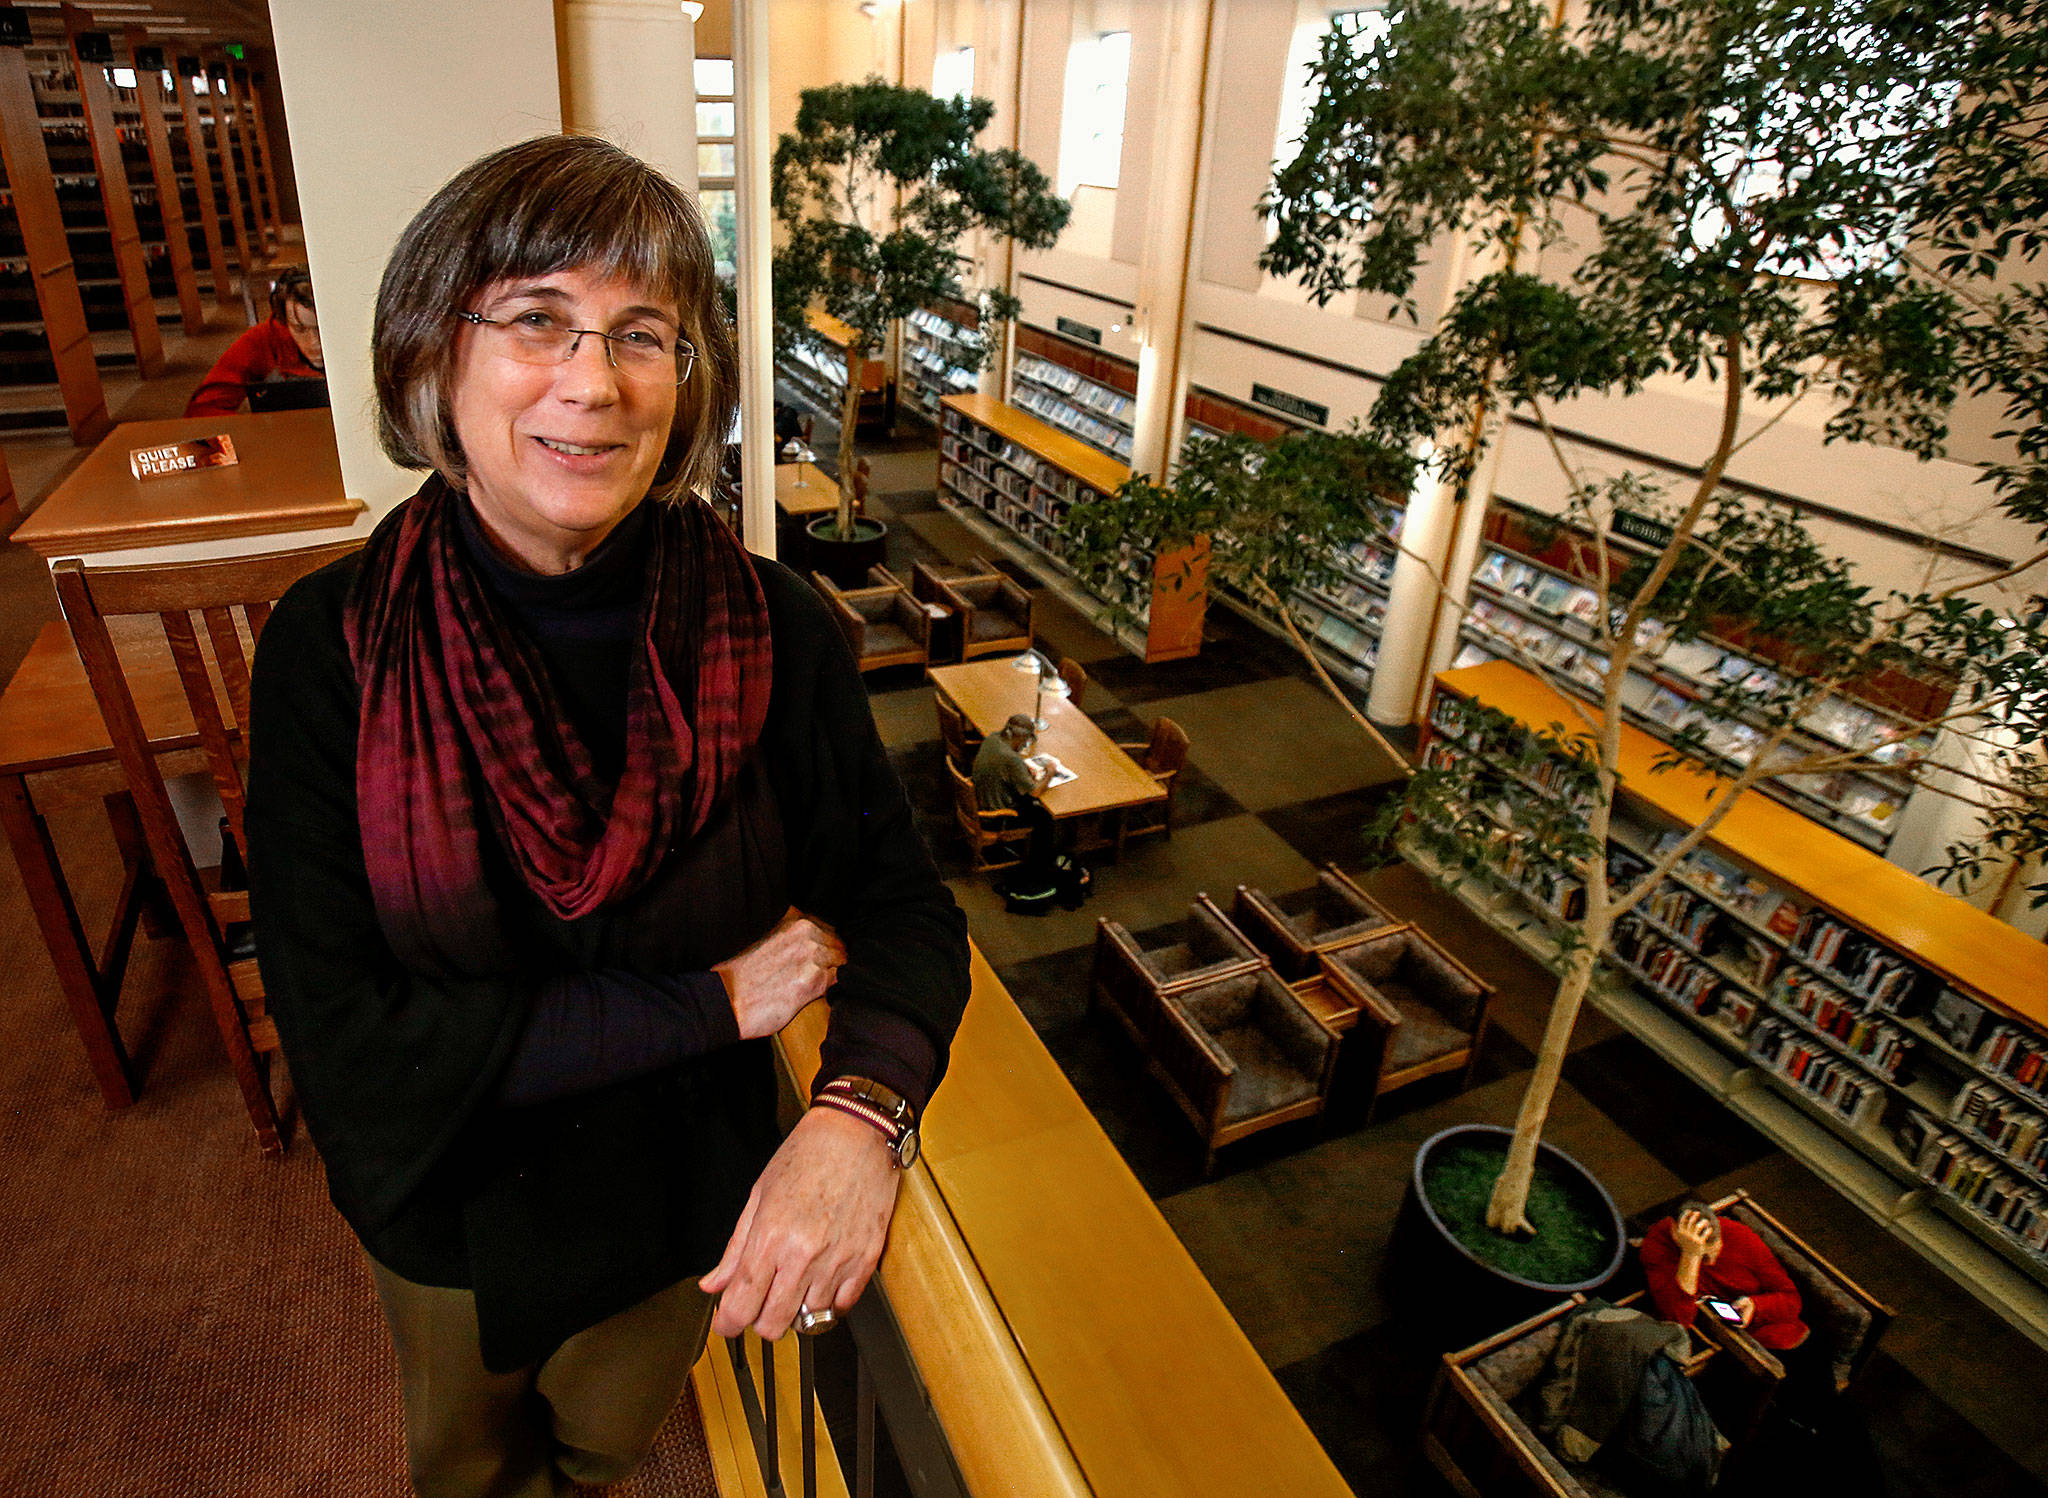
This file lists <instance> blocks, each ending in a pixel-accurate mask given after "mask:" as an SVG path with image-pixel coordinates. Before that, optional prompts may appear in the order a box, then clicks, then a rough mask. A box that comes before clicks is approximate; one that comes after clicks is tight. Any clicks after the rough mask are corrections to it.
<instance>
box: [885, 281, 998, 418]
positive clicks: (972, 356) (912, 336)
mask: <svg viewBox="0 0 2048 1498" xmlns="http://www.w3.org/2000/svg"><path fill="white" fill-rule="evenodd" d="M948 313H950V314H952V315H947V314H948ZM981 351H982V344H981V335H980V334H979V333H977V332H976V331H975V325H974V322H973V320H972V314H971V313H970V312H969V310H968V309H967V308H966V307H965V306H959V305H956V306H951V307H949V308H947V309H946V312H945V313H942V312H938V311H934V310H933V309H932V308H929V307H920V308H918V309H917V310H916V311H915V312H913V313H911V314H910V316H909V317H907V318H905V319H904V320H903V390H904V395H905V399H906V403H907V404H908V405H909V407H910V409H911V410H913V411H915V412H916V413H917V414H918V415H920V416H922V417H923V418H924V419H925V420H926V421H929V422H932V423H933V424H934V425H936V424H937V422H938V419H939V402H940V401H941V400H942V399H944V398H945V397H946V396H949V395H958V394H960V393H962V392H963V391H968V390H973V389H974V388H976V386H978V385H979V384H980V382H981V376H980V374H979V373H977V370H978V368H979V366H980V360H981Z"/></svg>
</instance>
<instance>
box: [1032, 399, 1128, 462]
mask: <svg viewBox="0 0 2048 1498" xmlns="http://www.w3.org/2000/svg"><path fill="white" fill-rule="evenodd" d="M1010 402H1011V404H1012V405H1015V406H1017V407H1019V408H1020V409H1022V410H1026V411H1029V412H1030V413H1031V414H1032V415H1034V416H1039V417H1043V418H1044V419H1045V420H1046V421H1049V422H1051V423H1052V424H1053V425H1054V426H1056V427H1058V428H1059V429H1060V430H1061V431H1064V432H1066V433H1068V434H1070V435H1071V436H1075V437H1079V438H1080V439H1081V440H1082V441H1083V442H1086V443H1087V444H1088V445H1089V446H1090V447H1094V448H1099V449H1100V450H1101V451H1103V452H1106V453H1108V454H1109V455H1110V456H1111V457H1114V458H1122V459H1124V460H1126V461H1128V460H1129V458H1130V456H1131V434H1130V432H1129V431H1128V430H1126V429H1125V428H1122V427H1115V426H1111V425H1110V424H1109V423H1108V422H1106V421H1103V420H1101V419H1100V418H1099V417H1095V416H1091V415H1089V414H1088V413H1087V412H1086V411H1083V410H1082V409H1081V408H1080V407H1078V406H1074V405H1070V404H1069V403H1067V402H1066V401H1063V400H1061V399H1060V398H1059V397H1058V396H1056V395H1054V394H1052V393H1051V392H1050V391H1046V390H1038V389H1035V388H1033V387H1032V386H1029V385H1018V386H1016V387H1014V388H1013V389H1012V390H1011V392H1010Z"/></svg>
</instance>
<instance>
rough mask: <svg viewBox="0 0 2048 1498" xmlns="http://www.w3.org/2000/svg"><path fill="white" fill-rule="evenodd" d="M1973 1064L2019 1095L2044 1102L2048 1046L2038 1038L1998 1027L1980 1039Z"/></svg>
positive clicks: (2047, 1085)
mask: <svg viewBox="0 0 2048 1498" xmlns="http://www.w3.org/2000/svg"><path fill="white" fill-rule="evenodd" d="M1977 1063H1978V1064H1979V1065H1980V1066H1982V1067H1983V1068H1984V1069H1985V1070H1986V1071H1988V1072H1993V1073H1995V1074H1996V1075H1998V1076H2001V1077H2003V1078H2005V1079H2006V1081H2008V1082H2009V1083H2011V1084H2012V1085H2013V1086H2014V1087H2016V1088H2018V1089H2020V1090H2021V1091H2022V1092H2026V1093H2030V1094H2032V1095H2033V1096H2035V1097H2038V1098H2042V1099H2044V1100H2048V1044H2044V1043H2043V1042H2042V1040H2041V1038H2040V1037H2039V1036H2037V1035H2031V1034H2028V1033H2026V1032H2024V1031H2021V1030H2018V1029H2016V1028H2014V1027H2013V1026H2011V1025H2000V1026H1998V1027H1997V1028H1996V1029H1994V1030H1993V1031H1992V1032H1991V1033H1990V1034H1989V1035H1987V1036H1985V1037H1984V1044H1983V1045H1982V1046H1981V1047H1979V1048H1978V1051H1977Z"/></svg>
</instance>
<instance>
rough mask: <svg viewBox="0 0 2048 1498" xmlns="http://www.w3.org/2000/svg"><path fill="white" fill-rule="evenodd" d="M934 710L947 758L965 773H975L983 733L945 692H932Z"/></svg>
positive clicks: (954, 766)
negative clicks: (976, 758) (976, 729)
mask: <svg viewBox="0 0 2048 1498" xmlns="http://www.w3.org/2000/svg"><path fill="white" fill-rule="evenodd" d="M932 711H933V712H934V713H936V714H937V715H938V719H939V737H940V738H941V739H943V740H944V741H945V745H946V758H947V759H949V760H951V761H952V763H953V768H955V769H956V770H958V771H959V772H960V773H961V774H963V775H972V774H973V773H974V756H975V753H976V751H978V750H979V749H980V748H981V735H980V734H979V733H976V732H975V730H974V725H973V724H972V723H970V722H968V721H967V714H965V713H963V712H961V711H960V709H959V708H957V707H955V706H954V705H953V700H952V699H951V698H950V697H948V696H947V695H946V694H945V693H944V692H937V691H935V692H933V693H932Z"/></svg>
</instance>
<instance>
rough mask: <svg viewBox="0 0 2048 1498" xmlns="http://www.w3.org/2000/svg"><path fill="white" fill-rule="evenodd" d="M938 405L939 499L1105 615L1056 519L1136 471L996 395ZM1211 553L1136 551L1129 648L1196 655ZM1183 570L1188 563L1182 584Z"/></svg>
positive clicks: (1165, 656)
mask: <svg viewBox="0 0 2048 1498" xmlns="http://www.w3.org/2000/svg"><path fill="white" fill-rule="evenodd" d="M939 405H940V423H939V424H940V435H939V502H940V503H941V504H943V505H945V506H946V508H947V509H949V510H950V511H952V512H953V513H954V514H956V515H958V516H959V517H960V518H961V519H962V520H963V521H965V522H966V523H967V524H968V525H969V526H970V528H972V529H973V530H975V531H976V533H977V534H979V535H980V536H981V537H982V538H983V539H985V540H988V541H992V542H994V543H995V544H996V545H997V547H998V548H999V549H1000V550H1002V551H1004V552H1006V553H1007V554H1008V555H1009V556H1010V557H1011V558H1012V559H1013V560H1016V561H1018V562H1021V563H1022V564H1023V565H1025V566H1026V567H1029V568H1031V569H1032V570H1033V571H1034V572H1035V573H1037V574H1038V575H1040V576H1041V577H1043V578H1045V580H1046V581H1047V582H1048V583H1049V584H1050V585H1052V586H1053V587H1054V588H1055V590H1056V591H1059V592H1061V593H1062V594H1064V595H1067V596H1068V598H1069V601H1070V602H1073V603H1074V604H1075V605H1076V606H1077V607H1079V608H1081V609H1082V610H1083V612H1086V613H1089V614H1095V613H1099V612H1100V611H1101V608H1102V605H1103V603H1104V602H1105V600H1103V599H1101V598H1100V597H1097V596H1096V595H1095V594H1093V593H1092V592H1089V591H1088V590H1086V589H1084V588H1083V587H1082V586H1081V584H1080V582H1079V579H1078V578H1076V577H1075V575H1074V572H1073V569H1072V568H1071V567H1069V566H1068V565H1067V562H1066V558H1065V556H1064V554H1063V551H1064V548H1063V547H1062V545H1061V542H1060V536H1059V522H1060V520H1061V519H1062V518H1063V517H1064V516H1065V515H1066V513H1067V511H1068V509H1069V508H1071V507H1072V506H1073V505H1075V504H1079V503H1084V502H1085V503H1092V502H1097V501H1101V500H1106V499H1109V498H1110V497H1111V496H1113V495H1114V494H1115V493H1116V491H1117V489H1118V488H1119V487H1120V486H1121V485H1122V484H1123V482H1124V480H1125V479H1127V478H1129V477H1130V470H1129V469H1128V468H1125V467H1124V466H1123V465H1122V464H1121V463H1118V462H1115V461H1114V460H1112V459H1110V458H1108V457H1105V456H1104V455H1103V454H1101V453H1098V452H1096V451H1095V450H1094V449H1092V448H1089V447H1087V446H1085V445H1084V444H1082V443H1081V442H1079V441H1077V440H1075V439H1074V438H1072V437H1069V436H1068V435H1066V434H1065V433H1064V432H1058V431H1055V430H1054V429H1053V428H1051V427H1049V426H1047V425H1046V424H1045V423H1044V422H1042V421H1039V420H1036V419H1035V418H1033V417H1030V416H1027V415H1025V414H1024V413H1023V412H1021V411H1017V410H1013V409H1012V408H1010V407H1008V406H1006V405H1004V404H1003V403H1002V402H1000V401H998V400H996V399H995V398H994V397H993V396H989V395H983V394H979V393H975V392H969V393H966V394H962V395H949V396H947V397H945V398H944V399H943V400H942V401H941V402H940V403H939ZM1207 551H1208V548H1207V546H1206V544H1203V545H1198V546H1196V547H1193V548H1189V549H1188V550H1187V551H1186V552H1172V553H1168V554H1166V555H1164V556H1161V557H1158V558H1156V559H1143V558H1138V557H1135V556H1134V557H1133V558H1132V576H1133V580H1134V582H1133V586H1134V588H1135V589H1136V590H1138V591H1141V592H1142V594H1143V597H1142V598H1141V599H1140V600H1139V602H1138V604H1137V608H1136V613H1137V615H1138V623H1139V630H1138V632H1137V633H1135V634H1133V633H1129V632H1122V631H1120V632H1119V634H1118V638H1119V640H1121V642H1122V643H1123V644H1124V645H1125V646H1126V647H1127V648H1128V649H1130V650H1132V651H1134V652H1135V653H1137V654H1139V655H1141V656H1143V657H1144V658H1145V659H1146V660H1148V661H1170V660H1179V659H1181V658H1183V657H1185V656H1191V655H1195V654H1197V653H1199V651H1200V650H1201V648H1202V615H1203V611H1204V605H1205V603H1206V598H1207V594H1206V588H1205V581H1206V573H1207ZM1184 569H1191V570H1189V571H1188V577H1187V578H1186V580H1185V581H1183V579H1182V576H1181V574H1182V572H1183V570H1184Z"/></svg>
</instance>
